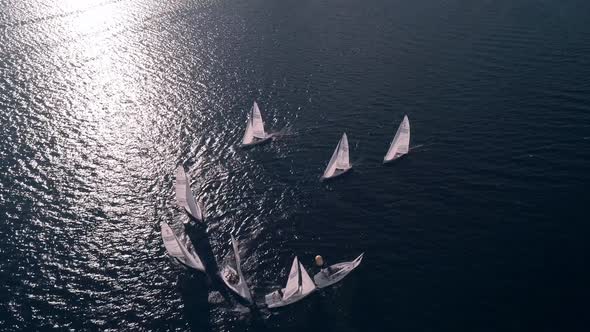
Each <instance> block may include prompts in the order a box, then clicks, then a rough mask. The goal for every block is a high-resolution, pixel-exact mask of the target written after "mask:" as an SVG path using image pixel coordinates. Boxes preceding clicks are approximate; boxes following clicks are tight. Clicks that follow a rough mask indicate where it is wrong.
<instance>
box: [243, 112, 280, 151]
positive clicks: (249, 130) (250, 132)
mask: <svg viewBox="0 0 590 332" xmlns="http://www.w3.org/2000/svg"><path fill="white" fill-rule="evenodd" d="M272 136H273V135H272V134H269V133H267V132H265V131H264V122H263V121H262V115H261V114H260V109H259V108H258V104H257V103H256V102H254V105H253V106H252V109H251V110H250V116H249V118H248V121H247V122H246V132H245V133H244V137H243V138H242V147H249V146H254V145H257V144H261V143H264V142H267V141H269V140H270V139H271V138H272Z"/></svg>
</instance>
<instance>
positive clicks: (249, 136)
mask: <svg viewBox="0 0 590 332" xmlns="http://www.w3.org/2000/svg"><path fill="white" fill-rule="evenodd" d="M253 140H254V130H253V128H252V117H250V118H249V119H248V121H246V132H245V133H244V137H243V138H242V144H243V145H248V144H250V143H252V141H253Z"/></svg>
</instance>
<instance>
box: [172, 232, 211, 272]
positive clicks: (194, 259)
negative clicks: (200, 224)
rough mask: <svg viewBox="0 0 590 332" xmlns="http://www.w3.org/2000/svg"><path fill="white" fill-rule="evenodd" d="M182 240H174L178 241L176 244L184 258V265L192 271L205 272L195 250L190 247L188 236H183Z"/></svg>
mask: <svg viewBox="0 0 590 332" xmlns="http://www.w3.org/2000/svg"><path fill="white" fill-rule="evenodd" d="M184 238H185V239H184V241H183V240H182V239H181V238H178V237H177V238H176V239H177V241H178V244H179V245H180V250H181V251H182V253H183V254H184V256H185V258H186V262H185V264H186V265H188V266H190V267H192V268H194V269H197V270H200V271H203V272H205V266H204V265H203V262H202V261H201V259H200V258H199V256H198V255H197V253H196V252H195V248H194V246H193V245H192V243H191V240H190V239H189V238H188V236H186V234H185V235H184Z"/></svg>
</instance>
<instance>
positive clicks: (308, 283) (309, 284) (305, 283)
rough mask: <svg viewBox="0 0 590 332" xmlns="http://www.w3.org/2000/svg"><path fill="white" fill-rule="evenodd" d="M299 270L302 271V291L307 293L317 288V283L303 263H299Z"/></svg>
mask: <svg viewBox="0 0 590 332" xmlns="http://www.w3.org/2000/svg"><path fill="white" fill-rule="evenodd" d="M299 270H300V271H301V293H302V294H307V293H309V292H311V291H313V290H314V289H315V284H314V283H313V280H311V278H310V277H309V274H307V271H305V268H304V267H303V265H302V264H301V263H299Z"/></svg>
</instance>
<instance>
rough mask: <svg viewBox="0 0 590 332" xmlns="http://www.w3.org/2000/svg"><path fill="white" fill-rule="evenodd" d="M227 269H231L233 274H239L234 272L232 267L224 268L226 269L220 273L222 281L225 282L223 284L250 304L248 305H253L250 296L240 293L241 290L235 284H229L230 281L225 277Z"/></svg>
mask: <svg viewBox="0 0 590 332" xmlns="http://www.w3.org/2000/svg"><path fill="white" fill-rule="evenodd" d="M226 269H229V270H230V271H231V272H232V273H236V274H237V272H236V270H234V269H233V268H232V267H230V266H226V267H224V269H223V270H222V271H221V273H220V276H221V280H223V283H225V285H226V286H227V288H229V289H230V290H231V291H232V292H233V293H234V294H236V295H237V296H238V297H239V298H241V299H242V300H244V301H246V302H248V304H252V298H251V297H250V294H243V293H242V292H240V290H239V289H238V288H237V287H236V286H235V285H234V284H232V283H231V282H229V280H227V278H226V277H225V270H226Z"/></svg>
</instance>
